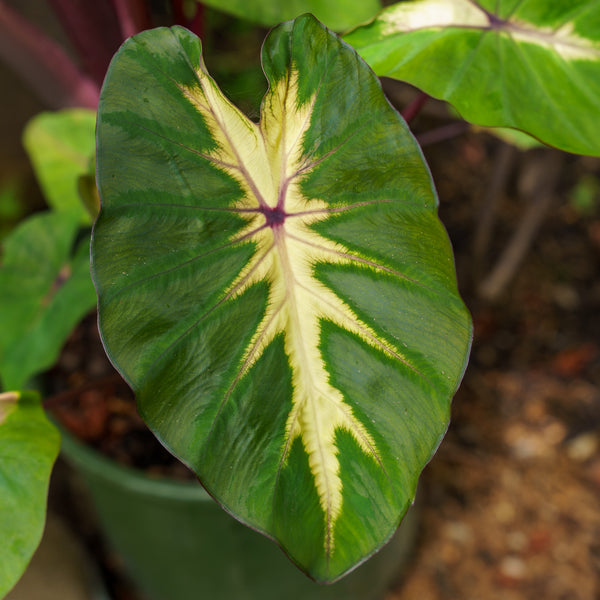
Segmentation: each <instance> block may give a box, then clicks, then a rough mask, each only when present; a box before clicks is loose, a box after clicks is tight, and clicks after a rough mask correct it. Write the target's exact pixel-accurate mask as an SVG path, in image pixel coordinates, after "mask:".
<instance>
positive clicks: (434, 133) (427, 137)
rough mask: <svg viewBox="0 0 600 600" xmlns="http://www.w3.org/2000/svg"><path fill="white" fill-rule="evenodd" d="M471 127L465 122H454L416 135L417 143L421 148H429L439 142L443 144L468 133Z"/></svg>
mask: <svg viewBox="0 0 600 600" xmlns="http://www.w3.org/2000/svg"><path fill="white" fill-rule="evenodd" d="M470 127H471V125H470V124H469V123H467V122H466V121H454V122H452V123H448V124H447V125H442V126H441V127H438V128H437V129H432V130H431V131H426V132H424V133H420V134H419V135H417V142H419V145H420V146H421V147H424V146H431V145H432V144H438V143H439V142H445V141H446V140H450V139H452V138H455V137H458V136H459V135H462V134H463V133H466V132H467V131H469V128H470Z"/></svg>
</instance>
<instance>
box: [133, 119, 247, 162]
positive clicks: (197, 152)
mask: <svg viewBox="0 0 600 600" xmlns="http://www.w3.org/2000/svg"><path fill="white" fill-rule="evenodd" d="M136 126H137V127H138V128H139V129H143V130H144V131H147V132H148V133H151V134H152V135H155V136H156V137H158V138H161V139H163V140H165V141H167V142H170V143H171V144H173V145H174V146H179V147H180V148H183V149H184V150H187V151H189V152H191V153H193V154H195V155H196V156H199V157H200V158H203V159H205V160H207V161H208V162H211V163H213V164H215V165H217V166H219V167H222V168H223V169H233V170H239V167H238V166H237V165H235V164H233V163H227V162H225V161H222V160H219V159H218V158H215V157H214V156H211V155H210V154H205V153H204V152H201V151H200V150H197V149H196V148H192V147H191V146H188V145H187V144H182V143H181V142H178V141H177V140H174V139H173V138H170V137H168V136H166V135H164V134H162V133H159V132H158V131H155V130H154V129H150V128H149V127H146V126H145V125H141V124H139V123H138V124H136Z"/></svg>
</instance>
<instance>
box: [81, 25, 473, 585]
mask: <svg viewBox="0 0 600 600" xmlns="http://www.w3.org/2000/svg"><path fill="white" fill-rule="evenodd" d="M262 60H263V69H264V71H265V74H266V77H267V79H268V82H269V90H268V92H267V94H266V96H265V98H264V99H263V104H262V109H261V115H260V122H259V123H254V122H252V121H250V120H249V119H247V118H246V117H245V116H244V115H243V114H241V113H240V112H239V111H238V110H237V109H236V108H235V107H234V106H233V105H232V104H231V103H230V102H229V101H228V100H227V99H226V98H225V97H224V96H223V94H222V93H221V91H220V90H219V88H218V87H217V85H216V84H215V82H214V81H213V80H212V79H211V78H210V76H209V75H208V73H207V72H206V69H205V67H204V64H203V61H202V58H201V45H200V40H198V39H197V38H196V37H195V36H193V35H192V34H191V33H189V32H188V31H186V30H184V29H181V28H177V27H176V28H173V29H158V30H153V31H149V32H145V33H142V34H139V35H138V36H135V37H134V38H132V39H130V40H129V41H128V42H126V43H125V45H124V46H123V47H122V49H121V50H120V51H119V53H118V54H117V55H116V57H115V58H114V60H113V63H112V65H111V67H110V69H109V72H108V76H107V79H106V82H105V86H104V89H103V91H102V96H101V100H100V110H99V117H98V133H97V136H98V155H97V166H98V181H99V191H100V195H101V198H102V203H103V204H102V209H101V212H100V216H99V218H98V221H97V223H96V226H95V229H94V232H93V241H92V264H93V267H92V268H93V276H94V279H95V282H96V285H97V290H98V294H99V318H100V328H101V333H102V336H103V339H104V342H105V346H106V348H107V352H108V353H109V356H110V357H111V359H112V360H113V362H114V363H115V364H116V365H117V366H118V368H119V369H120V370H121V372H122V373H123V375H124V376H125V378H126V379H127V380H128V381H129V382H130V383H131V385H132V387H133V388H134V389H135V391H136V394H137V398H138V405H139V409H140V412H141V414H142V416H143V417H144V418H145V420H146V422H147V423H148V424H149V426H150V427H151V428H152V429H153V430H154V432H155V433H156V435H157V436H158V437H159V438H160V439H161V440H162V441H163V443H164V444H165V445H166V446H167V447H168V448H169V449H170V450H171V451H172V452H173V453H174V454H175V455H176V456H178V457H179V458H180V459H181V460H182V461H183V462H185V463H186V464H188V465H189V466H190V467H192V468H193V469H194V470H195V472H196V473H197V474H198V476H199V478H200V480H201V481H202V483H203V485H204V486H205V487H206V488H207V489H208V491H209V492H210V494H211V495H212V496H213V497H214V498H216V499H217V500H218V502H220V503H221V504H222V505H223V506H224V507H225V508H226V509H227V510H228V511H229V512H231V513H232V514H233V515H235V516H236V517H237V518H238V519H239V520H240V521H242V522H243V523H246V524H247V525H249V526H251V527H253V528H255V529H257V530H259V531H261V532H263V533H264V534H266V535H268V536H269V537H272V538H273V539H275V540H276V541H277V542H278V543H279V544H280V545H281V547H282V548H283V549H284V550H285V552H286V553H287V554H288V555H289V556H290V557H291V559H292V560H293V561H294V562H295V563H296V564H297V565H298V566H300V568H302V569H303V570H304V571H306V572H307V573H308V574H310V576H311V577H313V578H314V579H316V580H318V581H333V580H335V579H337V578H338V577H340V576H341V575H342V574H344V573H345V572H347V571H348V570H350V569H351V568H353V567H354V566H355V565H356V564H358V563H359V562H361V561H362V560H364V559H365V558H366V557H367V556H369V555H370V554H372V553H373V552H374V551H375V550H377V549H378V548H379V547H380V546H381V545H382V544H383V543H385V541H386V540H387V539H388V538H389V537H390V536H391V535H392V534H393V532H394V531H395V529H396V527H397V526H398V524H399V522H400V520H401V518H402V516H403V514H404V513H405V511H406V510H407V508H408V506H409V505H410V504H411V502H412V500H413V497H414V493H415V487H416V484H417V479H418V476H419V474H420V472H421V470H422V469H423V467H424V466H425V464H426V463H427V461H428V460H429V459H430V457H431V455H432V454H433V452H434V451H435V449H436V447H437V445H438V444H439V442H440V440H441V438H442V436H443V434H444V432H445V430H446V428H447V424H448V415H449V404H450V399H451V396H452V395H453V393H454V391H455V389H456V387H457V385H458V383H459V380H460V378H461V376H462V373H463V370H464V367H465V363H466V356H467V353H468V349H469V346H470V339H471V323H470V317H469V315H468V312H467V311H466V309H465V307H464V305H463V303H462V301H461V300H460V298H459V296H458V294H457V290H456V281H455V273H454V265H453V261H452V254H451V249H450V245H449V242H448V239H447V235H446V232H445V230H444V229H443V227H442V225H441V224H440V222H439V220H438V218H437V200H436V195H435V192H434V189H433V187H432V183H431V178H430V175H429V171H428V169H427V166H426V165H425V163H424V162H423V158H422V155H421V153H420V150H419V148H418V146H417V144H416V142H415V141H414V138H413V137H412V136H411V134H410V133H409V131H408V129H407V127H406V124H405V123H404V121H403V120H402V119H401V118H400V117H399V115H398V114H397V113H396V111H394V110H393V109H392V108H391V106H390V105H389V104H388V102H387V100H386V99H385V97H384V95H383V94H382V91H381V88H380V85H379V82H378V80H377V78H376V77H375V76H374V75H373V73H372V71H371V70H370V69H369V68H368V66H367V65H366V64H365V63H363V61H362V60H361V59H360V58H359V57H358V55H357V54H356V53H355V52H354V51H353V50H352V49H351V48H350V47H349V46H347V45H346V44H345V43H343V42H341V41H340V40H339V38H338V37H337V36H335V35H334V34H332V33H331V32H329V31H328V30H327V29H326V28H325V27H323V26H322V25H321V24H320V23H319V22H318V21H317V20H316V19H315V18H314V17H312V16H310V15H306V16H303V17H299V18H298V19H296V20H294V21H291V22H287V23H284V24H283V25H281V26H279V27H277V28H275V29H274V30H273V31H272V32H271V33H270V35H269V36H268V38H267V40H266V41H265V44H264V47H263V55H262Z"/></svg>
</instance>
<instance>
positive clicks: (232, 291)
mask: <svg viewBox="0 0 600 600" xmlns="http://www.w3.org/2000/svg"><path fill="white" fill-rule="evenodd" d="M271 250H272V246H271V247H269V248H268V249H267V250H266V251H265V252H264V253H263V255H262V256H261V257H260V258H259V259H258V260H257V261H256V264H255V265H254V266H253V267H252V268H251V269H250V270H249V271H248V273H246V275H244V277H243V278H242V279H240V281H238V283H237V284H236V285H235V286H233V287H232V288H231V289H230V290H229V291H228V292H227V294H225V295H224V296H223V297H222V298H221V299H220V300H218V301H217V302H215V303H214V304H213V305H212V306H211V307H210V308H208V309H207V310H206V311H204V313H202V315H200V317H198V319H196V320H195V321H194V322H193V323H192V324H191V325H190V326H189V327H188V328H187V329H186V330H185V331H184V332H183V333H181V334H180V335H178V336H177V337H176V338H175V339H174V340H173V341H172V342H171V343H170V344H169V345H168V346H167V347H166V348H165V349H164V350H163V351H162V352H161V353H160V354H159V355H158V356H157V357H156V358H155V359H154V361H153V362H152V364H151V365H150V366H149V367H148V370H147V373H148V374H150V373H152V371H153V369H154V366H155V365H156V364H157V363H158V362H159V361H160V360H161V359H162V358H164V357H165V356H166V355H167V354H168V353H169V352H170V351H171V350H172V349H173V348H175V347H176V346H177V344H179V342H180V341H181V340H183V339H184V338H185V337H187V336H188V335H189V333H190V332H191V331H193V330H194V329H195V328H196V327H198V325H199V324H200V323H201V322H202V321H203V320H204V319H206V317H208V316H209V315H210V314H211V313H213V312H214V311H215V310H216V309H217V308H219V306H221V305H222V304H224V303H225V302H226V301H227V300H229V299H230V298H231V297H232V296H233V295H235V293H236V292H237V291H238V290H239V289H240V288H241V287H242V286H243V285H244V284H245V283H246V281H248V279H249V278H250V276H251V275H252V273H253V272H254V271H255V270H256V269H257V268H258V266H259V265H260V264H261V263H262V261H263V260H264V259H265V257H266V256H268V254H269V253H270V252H271ZM143 382H144V380H143V379H142V381H141V382H140V385H142V384H143ZM220 410H221V409H219V411H220ZM211 429H212V428H211Z"/></svg>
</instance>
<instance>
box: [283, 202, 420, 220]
mask: <svg viewBox="0 0 600 600" xmlns="http://www.w3.org/2000/svg"><path fill="white" fill-rule="evenodd" d="M385 202H396V201H395V200H388V199H385V200H384V199H381V200H365V201H363V202H354V203H353V204H347V205H346V206H335V207H332V208H315V209H313V210H301V211H299V212H294V213H286V215H285V216H286V217H304V216H306V215H328V214H331V213H342V212H346V211H348V210H352V209H354V208H359V207H361V206H369V205H371V204H383V203H385ZM405 203H406V204H414V203H411V202H408V201H405Z"/></svg>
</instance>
